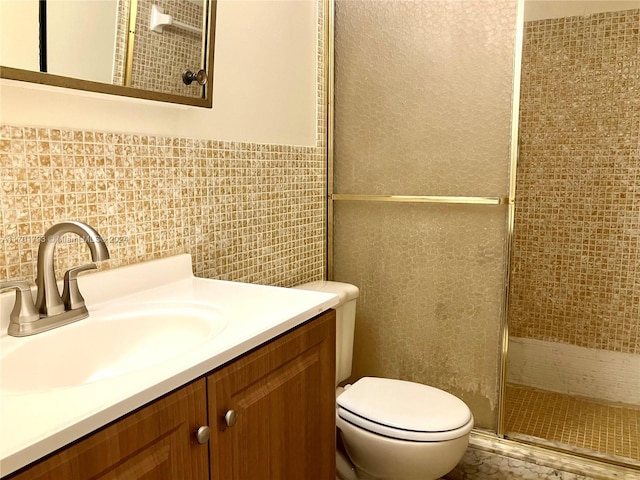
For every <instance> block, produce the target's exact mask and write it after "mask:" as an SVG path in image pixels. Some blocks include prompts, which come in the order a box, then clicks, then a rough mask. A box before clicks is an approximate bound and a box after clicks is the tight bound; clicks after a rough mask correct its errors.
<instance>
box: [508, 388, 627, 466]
mask: <svg viewBox="0 0 640 480" xmlns="http://www.w3.org/2000/svg"><path fill="white" fill-rule="evenodd" d="M505 426H506V431H507V435H512V436H516V435H518V434H520V435H524V436H530V437H536V438H537V439H543V440H545V441H546V443H555V444H562V446H568V447H569V448H570V447H576V448H577V449H585V450H590V451H594V452H598V453H600V454H604V455H605V456H615V457H625V458H627V459H631V460H633V461H634V462H633V463H636V462H640V408H638V409H636V408H628V407H624V406H618V405H611V404H606V403H600V402H597V401H594V400H591V399H586V398H583V397H573V396H570V395H565V394H561V393H555V392H548V391H545V390H538V389H535V388H531V387H525V386H522V385H514V384H509V385H507V392H506V418H505Z"/></svg>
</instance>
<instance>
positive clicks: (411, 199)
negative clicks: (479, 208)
mask: <svg viewBox="0 0 640 480" xmlns="http://www.w3.org/2000/svg"><path fill="white" fill-rule="evenodd" d="M330 198H331V200H333V201H343V200H344V201H352V202H353V201H355V202H394V203H443V204H466V205H508V204H509V203H510V200H509V197H457V196H441V195H360V194H354V193H333V194H331V196H330Z"/></svg>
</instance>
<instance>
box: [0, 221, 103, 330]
mask: <svg viewBox="0 0 640 480" xmlns="http://www.w3.org/2000/svg"><path fill="white" fill-rule="evenodd" d="M67 233H75V234H76V235H78V236H80V238H81V239H82V240H84V242H85V243H86V244H87V245H88V246H89V250H90V251H91V259H92V261H94V262H98V261H102V260H108V259H109V251H108V250H107V246H106V245H105V243H104V240H103V239H102V237H100V235H99V234H98V232H97V231H96V230H95V229H94V228H93V227H90V226H89V225H87V224H85V223H81V222H61V223H58V224H56V225H54V226H53V227H51V228H50V229H49V230H47V231H46V233H45V234H44V238H43V241H42V243H40V247H39V248H38V264H37V268H38V273H37V276H36V287H37V289H38V290H37V298H36V302H35V306H34V305H33V302H32V298H31V294H30V292H29V291H28V290H25V285H24V284H23V283H24V282H5V283H4V284H0V289H6V288H15V289H16V290H17V293H16V304H15V306H14V309H13V311H12V312H11V319H10V323H9V329H8V333H9V335H13V336H15V337H23V336H26V335H34V334H36V333H40V332H44V331H46V330H50V329H52V328H56V327H60V326H62V325H66V324H68V323H71V322H75V321H77V320H81V319H83V318H86V317H88V316H89V311H88V310H87V307H86V305H85V304H84V299H83V298H82V295H81V294H80V291H79V289H78V284H77V281H76V280H77V276H78V273H80V272H82V271H84V270H90V269H95V268H97V267H96V265H95V264H93V263H90V264H87V265H81V266H79V267H75V268H72V269H70V270H68V271H67V272H66V273H65V276H64V289H63V293H62V296H61V295H60V291H59V290H58V285H57V283H56V275H55V269H54V262H53V258H54V253H55V247H56V244H57V243H58V241H59V239H60V237H61V236H62V235H65V234H67ZM16 284H19V285H16ZM2 287H4V288H2Z"/></svg>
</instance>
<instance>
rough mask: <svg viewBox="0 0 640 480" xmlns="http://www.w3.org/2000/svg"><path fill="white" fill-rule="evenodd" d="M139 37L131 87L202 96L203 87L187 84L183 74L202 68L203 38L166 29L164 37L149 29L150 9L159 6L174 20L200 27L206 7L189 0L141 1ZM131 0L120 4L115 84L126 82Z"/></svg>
mask: <svg viewBox="0 0 640 480" xmlns="http://www.w3.org/2000/svg"><path fill="white" fill-rule="evenodd" d="M137 3H138V9H137V15H136V34H135V41H134V49H133V70H132V72H131V86H132V87H135V88H141V89H144V90H152V91H156V92H163V93H172V94H177V95H187V96H193V97H199V96H201V95H202V88H201V87H199V86H197V85H196V84H195V83H192V84H191V85H185V84H184V82H183V81H182V72H184V71H185V70H187V69H188V70H191V71H193V72H196V71H198V70H199V69H200V68H202V53H201V52H202V37H201V36H200V35H198V34H195V33H192V32H189V31H186V30H183V29H179V28H176V27H165V29H164V32H163V33H162V34H160V33H156V32H153V31H151V30H150V29H149V21H150V18H151V6H152V5H157V6H158V7H160V8H162V9H163V10H164V13H165V14H169V15H171V16H172V17H173V19H174V20H176V21H179V22H182V23H186V24H187V25H192V26H194V27H198V28H201V26H202V24H203V7H202V5H197V4H195V3H194V2H191V1H186V0H138V2H137ZM129 4H130V2H129V0H121V1H119V2H118V25H117V28H118V32H117V36H116V55H115V57H116V58H115V65H114V83H115V84H116V85H122V84H123V83H124V64H125V62H126V50H125V48H126V43H125V41H126V38H127V35H126V32H127V31H128V29H129V26H128V22H129V19H128V11H129Z"/></svg>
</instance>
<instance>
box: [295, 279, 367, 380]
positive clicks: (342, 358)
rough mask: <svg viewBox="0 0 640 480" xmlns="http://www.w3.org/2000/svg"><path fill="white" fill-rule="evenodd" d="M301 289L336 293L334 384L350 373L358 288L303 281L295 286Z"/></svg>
mask: <svg viewBox="0 0 640 480" xmlns="http://www.w3.org/2000/svg"><path fill="white" fill-rule="evenodd" d="M294 288H299V289H301V290H313V291H315V292H325V293H335V294H336V295H338V305H336V306H335V307H333V308H335V309H336V386H337V385H338V384H339V383H340V382H341V381H343V380H345V379H347V378H348V377H349V375H351V364H352V360H353V332H354V330H355V325H356V299H357V298H358V295H359V294H360V290H359V289H358V287H356V286H355V285H351V284H349V283H341V282H326V281H324V280H320V281H317V282H311V283H304V284H302V285H298V286H297V287H294Z"/></svg>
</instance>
